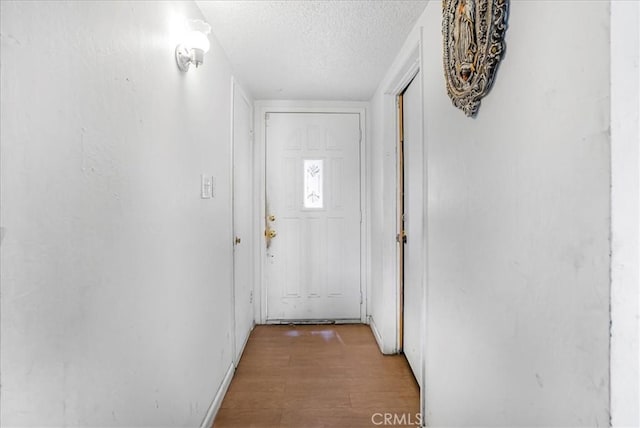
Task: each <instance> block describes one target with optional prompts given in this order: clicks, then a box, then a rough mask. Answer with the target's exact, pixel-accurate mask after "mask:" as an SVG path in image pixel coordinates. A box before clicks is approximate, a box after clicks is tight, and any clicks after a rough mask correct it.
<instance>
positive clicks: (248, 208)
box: [233, 85, 254, 361]
mask: <svg viewBox="0 0 640 428" xmlns="http://www.w3.org/2000/svg"><path fill="white" fill-rule="evenodd" d="M233 97H234V102H233V230H234V236H235V241H234V251H233V275H234V276H233V278H234V281H233V283H234V305H235V307H234V314H235V315H234V316H235V335H236V336H235V344H236V346H235V353H236V355H234V358H236V361H237V359H238V358H239V356H240V355H239V353H240V352H241V351H242V346H243V345H244V343H245V341H246V339H247V337H248V334H249V331H250V330H251V326H252V324H253V265H254V263H253V260H254V259H253V253H252V249H253V248H254V247H253V245H252V242H253V233H252V221H253V219H252V217H251V213H252V212H253V209H252V197H253V191H252V190H253V186H252V170H253V167H252V164H253V162H252V152H253V150H252V144H253V138H252V131H251V129H252V126H251V123H252V114H251V105H250V103H249V101H248V100H247V98H246V97H245V96H244V95H243V94H242V92H241V91H240V90H239V88H238V86H237V85H235V86H234V95H233Z"/></svg>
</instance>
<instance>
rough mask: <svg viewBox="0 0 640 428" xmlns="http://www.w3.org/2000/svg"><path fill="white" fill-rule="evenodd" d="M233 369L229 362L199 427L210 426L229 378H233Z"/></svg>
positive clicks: (233, 366)
mask: <svg viewBox="0 0 640 428" xmlns="http://www.w3.org/2000/svg"><path fill="white" fill-rule="evenodd" d="M235 371H236V367H235V365H234V364H233V363H231V365H230V366H229V370H227V374H226V375H225V376H224V379H223V380H222V384H221V385H220V388H218V392H216V396H215V397H214V399H213V402H211V405H210V406H209V410H207V415H206V416H205V417H204V420H203V421H202V425H200V427H201V428H211V426H213V421H214V419H215V418H216V415H217V414H218V410H220V406H221V405H222V400H223V399H224V395H225V394H226V393H227V389H229V385H230V384H231V379H233V375H234V373H235Z"/></svg>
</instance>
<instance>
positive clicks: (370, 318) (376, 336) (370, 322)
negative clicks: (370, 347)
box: [369, 315, 384, 354]
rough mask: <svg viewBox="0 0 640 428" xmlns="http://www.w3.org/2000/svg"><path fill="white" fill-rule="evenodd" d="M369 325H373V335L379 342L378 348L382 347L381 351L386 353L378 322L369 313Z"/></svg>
mask: <svg viewBox="0 0 640 428" xmlns="http://www.w3.org/2000/svg"><path fill="white" fill-rule="evenodd" d="M369 327H371V331H372V332H373V337H375V339H376V343H377V344H378V348H380V352H382V353H383V354H384V346H383V345H382V335H380V332H379V331H378V327H377V326H376V323H375V322H374V321H373V317H372V316H371V315H369Z"/></svg>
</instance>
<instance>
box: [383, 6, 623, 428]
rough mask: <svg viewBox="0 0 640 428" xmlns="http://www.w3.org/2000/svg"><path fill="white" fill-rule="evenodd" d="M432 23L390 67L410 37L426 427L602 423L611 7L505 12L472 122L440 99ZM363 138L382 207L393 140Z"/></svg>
mask: <svg viewBox="0 0 640 428" xmlns="http://www.w3.org/2000/svg"><path fill="white" fill-rule="evenodd" d="M441 20H442V8H441V4H440V2H431V3H429V4H428V6H427V9H426V10H425V12H424V14H423V15H422V17H421V18H420V19H419V21H418V23H417V25H416V28H415V29H414V30H413V32H412V33H411V34H410V36H409V38H408V40H407V42H406V44H405V46H404V48H403V50H402V51H401V52H400V54H399V56H398V61H400V60H401V59H402V58H404V57H406V56H407V54H408V52H409V51H410V50H411V49H412V48H413V46H414V45H415V44H416V43H417V42H418V40H419V37H420V36H419V32H420V27H422V28H423V31H424V35H423V40H424V45H423V47H422V56H423V58H422V64H423V70H422V71H423V75H424V94H423V95H424V97H425V104H424V111H425V141H424V144H425V147H426V156H427V158H426V166H427V180H428V186H427V194H426V197H427V200H428V210H427V212H426V217H427V218H426V221H427V225H428V231H427V240H426V244H427V259H426V261H425V263H427V272H428V278H427V302H428V303H427V308H426V310H427V331H426V335H425V337H424V340H425V350H424V351H425V352H426V375H425V382H426V383H425V387H426V405H427V409H426V410H427V413H426V415H425V416H426V419H427V423H428V425H430V426H587V425H590V426H606V425H608V423H609V374H608V372H609V261H610V260H609V248H610V246H609V233H610V200H609V198H610V192H609V186H610V182H611V181H610V172H611V169H610V144H609V143H610V141H609V124H610V121H609V61H608V58H609V4H608V2H580V7H578V8H577V7H576V5H575V2H573V1H555V2H547V1H513V2H511V11H510V18H509V29H508V31H507V34H506V43H507V52H506V55H505V58H504V60H503V62H502V64H501V66H500V68H499V70H498V74H497V79H496V84H495V85H494V88H493V89H492V91H491V92H490V94H489V95H488V96H487V97H486V98H485V99H484V100H483V102H482V106H481V108H480V112H479V114H478V116H477V117H476V118H475V119H469V118H467V117H466V116H465V115H464V114H463V113H462V112H461V111H460V110H458V109H456V108H455V107H453V105H452V104H451V101H450V100H449V98H448V96H447V93H446V89H445V82H444V78H443V72H442V47H441V43H442V35H441ZM394 67H397V62H396V64H394V66H393V67H392V68H391V70H390V71H389V74H388V75H387V80H386V81H385V82H383V84H382V85H381V87H380V89H379V90H378V92H377V93H376V95H375V96H374V99H373V100H372V106H373V108H372V111H373V114H374V116H373V118H372V120H373V125H372V126H373V127H374V129H375V127H376V123H380V122H384V123H383V126H385V124H386V122H387V119H386V118H385V117H381V116H380V114H383V111H386V110H388V107H386V106H385V105H381V104H384V103H385V98H386V97H385V95H384V93H383V91H384V90H385V88H384V85H385V84H386V82H388V79H389V78H390V76H391V75H392V74H393V73H394V72H395V71H394ZM389 135H391V138H389ZM373 139H374V141H373V144H374V148H373V153H374V155H375V156H377V158H376V159H373V160H372V163H373V165H380V166H381V168H382V180H383V182H382V183H381V186H380V188H381V189H383V192H384V195H383V196H382V199H383V204H384V203H385V202H386V201H390V200H392V199H391V198H392V193H393V192H394V186H395V185H394V184H393V183H391V180H394V181H395V176H394V174H393V172H391V171H390V168H393V162H392V160H390V157H391V155H392V153H393V149H394V144H395V141H394V139H393V133H391V134H390V133H389V132H388V131H387V129H386V127H385V129H382V130H379V131H377V132H376V131H374V133H373ZM377 210H378V211H377V212H375V213H372V217H373V218H375V219H380V221H377V222H374V223H373V225H374V227H377V228H378V229H374V230H372V236H381V237H382V238H380V240H378V241H377V242H376V243H375V245H377V248H374V249H373V250H372V254H373V255H374V257H376V259H374V260H372V265H376V263H379V264H380V265H381V270H382V271H383V272H384V271H390V270H391V269H392V266H393V263H394V258H393V257H391V258H390V257H385V254H388V253H390V252H392V250H391V248H394V247H395V244H394V243H393V240H392V239H393V238H392V236H393V234H395V232H394V230H393V228H390V227H389V225H392V224H393V223H392V222H391V220H390V219H389V215H392V214H393V212H392V211H391V210H389V209H388V208H387V207H385V206H380V205H378V206H377ZM394 280H395V278H394V277H392V276H391V275H382V278H381V281H379V282H378V283H377V284H374V285H373V289H374V291H373V293H374V301H373V303H372V307H373V317H374V319H375V320H376V322H377V323H378V324H385V325H383V326H380V325H379V329H380V330H384V331H390V332H393V328H390V327H388V325H390V323H392V322H393V314H392V312H393V308H392V307H391V305H390V304H386V305H385V303H384V301H385V300H387V296H388V294H389V291H388V290H390V289H391V290H392V289H393V287H394V283H392V281H394ZM376 290H378V291H376ZM380 290H382V291H380ZM376 293H377V294H376ZM380 293H383V294H380ZM385 293H386V294H385ZM390 312H391V313H390ZM385 340H386V341H387V344H388V343H389V342H390V341H393V340H394V338H393V337H390V338H387V337H385Z"/></svg>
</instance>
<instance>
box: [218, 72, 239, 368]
mask: <svg viewBox="0 0 640 428" xmlns="http://www.w3.org/2000/svg"><path fill="white" fill-rule="evenodd" d="M235 86H236V81H235V77H233V76H231V103H230V106H231V109H230V114H229V118H230V129H229V187H230V189H229V206H230V207H231V209H230V212H231V219H230V226H231V227H230V228H229V233H230V235H229V240H228V241H227V242H228V244H229V246H230V248H231V334H232V336H233V337H232V338H231V355H232V361H233V362H234V363H235V359H236V346H237V344H236V327H237V326H236V272H235V264H236V251H235V248H234V244H233V242H234V241H233V240H234V234H235V227H236V224H235V216H236V213H235V209H234V197H235V195H234V192H235V182H234V157H235V145H234V141H233V140H234V138H235V133H234V128H235V126H234V122H235ZM214 196H215V195H214Z"/></svg>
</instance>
